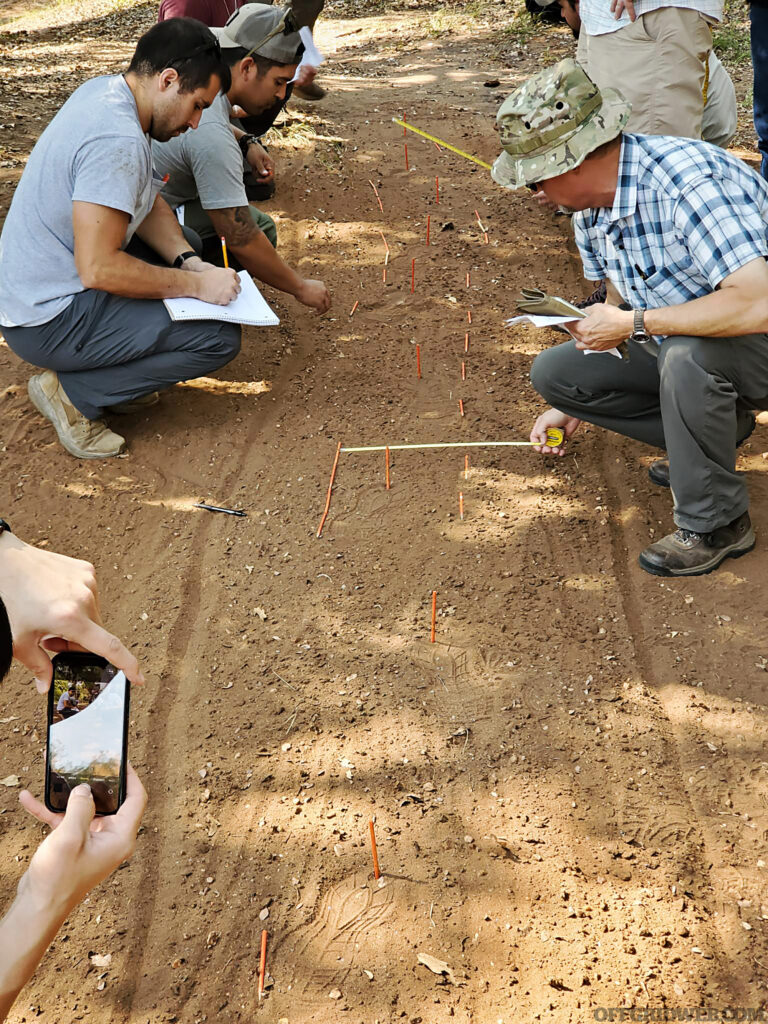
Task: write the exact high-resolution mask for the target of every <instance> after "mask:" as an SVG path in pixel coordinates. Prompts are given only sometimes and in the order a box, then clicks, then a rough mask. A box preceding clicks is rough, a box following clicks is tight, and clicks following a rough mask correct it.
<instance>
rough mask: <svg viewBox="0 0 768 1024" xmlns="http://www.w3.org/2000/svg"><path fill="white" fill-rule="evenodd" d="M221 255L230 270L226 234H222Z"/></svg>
mask: <svg viewBox="0 0 768 1024" xmlns="http://www.w3.org/2000/svg"><path fill="white" fill-rule="evenodd" d="M221 255H222V256H223V257H224V266H225V267H226V268H227V270H229V260H228V259H227V241H226V239H225V238H224V235H222V236H221Z"/></svg>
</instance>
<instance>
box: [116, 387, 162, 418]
mask: <svg viewBox="0 0 768 1024" xmlns="http://www.w3.org/2000/svg"><path fill="white" fill-rule="evenodd" d="M159 401H160V394H159V392H157V391H150V393H149V394H148V395H141V396H140V397H139V398H131V399H129V400H128V401H127V402H118V403H117V405H110V407H109V409H108V410H107V411H108V412H109V413H113V412H116V413H117V415H118V416H130V415H131V414H132V413H135V412H144V410H145V409H149V408H150V406H153V405H157V403H158V402H159Z"/></svg>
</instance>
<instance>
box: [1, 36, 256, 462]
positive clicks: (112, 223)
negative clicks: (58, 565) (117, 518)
mask: <svg viewBox="0 0 768 1024" xmlns="http://www.w3.org/2000/svg"><path fill="white" fill-rule="evenodd" d="M228 85H229V71H228V69H227V67H226V65H225V64H223V63H222V60H221V51H220V48H219V45H218V42H217V41H216V39H215V37H214V36H213V35H212V33H211V31H210V29H208V28H206V27H205V26H204V25H202V24H201V23H200V22H197V21H194V20H192V19H189V18H176V19H171V20H169V21H166V22H163V23H162V24H160V25H155V26H154V27H153V28H152V29H150V30H149V32H147V33H146V34H145V35H144V36H142V38H141V39H140V40H139V43H138V45H137V47H136V52H135V54H134V57H133V60H132V61H131V64H130V66H129V68H128V71H127V72H126V73H125V75H114V76H110V77H105V78H96V79H93V80H92V81H89V82H86V83H85V84H84V85H82V86H81V87H80V88H79V89H78V90H77V91H76V92H75V93H74V94H73V95H72V96H71V97H70V98H69V99H68V100H67V102H66V103H65V104H64V106H63V107H62V108H61V110H60V111H59V112H58V113H57V114H56V116H55V117H54V119H53V120H52V121H51V123H50V124H49V125H48V127H47V128H46V129H45V131H44V132H43V134H42V136H41V137H40V139H39V141H38V143H37V145H36V146H35V148H34V149H33V150H32V153H31V155H30V158H29V161H28V163H27V166H26V168H25V170H24V173H23V174H22V177H21V181H20V182H19V186H18V188H17V189H16V193H15V195H14V197H13V201H12V203H11V207H10V210H9V212H8V216H7V218H6V221H5V225H4V227H3V232H2V235H0V326H2V330H3V334H4V336H5V340H6V341H7V343H8V345H9V347H10V348H11V349H12V350H13V351H14V352H15V353H16V354H17V355H19V356H20V357H21V358H22V359H25V360H26V361H27V362H29V363H32V364H33V365H35V366H40V367H44V368H45V372H44V373H41V374H38V375H36V376H33V377H32V378H31V379H30V381H29V395H30V398H31V400H32V402H33V404H34V405H35V406H36V408H37V409H38V410H39V411H40V412H41V413H42V414H43V415H44V416H45V417H46V418H47V419H49V420H50V421H51V423H53V425H54V427H55V429H56V432H57V434H58V436H59V440H60V441H61V443H62V444H63V445H64V447H65V448H66V449H67V451H69V452H70V453H71V454H72V455H75V456H77V457H78V458H104V457H107V456H110V455H117V454H119V453H120V452H121V451H122V449H123V447H124V440H123V438H122V437H120V435H118V434H115V433H113V432H112V431H111V430H109V428H108V427H107V426H106V424H105V423H104V422H103V421H102V420H101V419H100V417H101V415H102V414H103V412H104V410H105V409H111V410H112V411H115V412H119V411H133V410H134V409H136V408H141V407H144V406H146V405H149V404H151V403H152V401H156V398H157V395H156V392H157V390H159V389H160V388H166V387H169V386H170V385H172V384H175V383H176V382H177V381H180V380H186V379H189V378H190V377H197V376H200V375H202V374H205V373H209V372H210V371H212V370H214V369H217V368H218V367H219V366H222V365H223V364H224V363H226V362H228V361H229V360H230V359H232V358H234V356H235V355H236V354H237V351H238V350H239V344H240V330H239V327H237V326H235V325H231V324H221V323H219V322H217V321H200V322H198V323H195V324H190V323H178V324H176V323H174V322H173V321H171V319H170V317H169V315H168V313H167V311H166V309H165V306H164V305H163V303H162V302H161V301H160V300H161V299H163V298H170V297H172V296H193V297H196V298H201V299H205V300H207V301H209V302H215V303H218V304H221V305H226V304H227V303H228V302H230V301H231V300H232V299H233V298H234V296H235V295H236V294H237V292H238V291H239V283H238V278H237V275H236V274H235V273H234V271H231V270H225V269H219V268H216V267H213V266H211V265H209V264H206V263H204V262H203V261H202V260H201V259H200V258H199V257H198V255H197V254H196V253H194V252H191V251H190V250H189V243H188V242H187V241H186V239H185V237H184V235H183V233H182V231H181V229H180V227H179V225H178V222H177V220H176V218H175V217H174V216H173V213H172V212H171V210H170V209H169V208H168V205H167V203H166V202H165V201H164V200H163V199H161V198H160V197H159V196H158V192H159V190H160V188H161V187H162V185H163V182H162V179H161V178H158V177H157V176H155V175H153V172H152V158H151V152H150V145H149V138H150V137H151V138H154V139H170V138H173V137H174V136H177V135H179V134H181V133H182V132H184V131H186V130H187V128H195V127H196V126H197V124H198V122H199V120H200V116H201V114H202V111H203V110H204V109H205V108H206V107H207V106H209V104H210V103H211V102H212V101H213V100H214V98H215V97H216V95H217V94H218V92H219V90H220V89H221V88H222V86H224V87H225V88H226V87H227V86H228ZM134 234H135V235H136V236H137V237H139V238H141V240H142V241H143V242H145V243H146V244H147V245H149V246H150V247H151V248H152V249H154V250H155V252H156V253H157V255H158V256H159V257H160V258H161V259H162V260H163V261H164V262H165V263H166V264H170V265H171V266H170V267H169V266H165V267H162V266H155V265H151V264H149V263H146V262H143V261H142V260H139V259H136V258H135V257H133V256H131V255H129V254H128V253H127V252H126V251H125V249H126V246H127V245H128V243H129V242H130V241H131V239H132V237H133V236H134ZM171 267H173V268H174V269H171Z"/></svg>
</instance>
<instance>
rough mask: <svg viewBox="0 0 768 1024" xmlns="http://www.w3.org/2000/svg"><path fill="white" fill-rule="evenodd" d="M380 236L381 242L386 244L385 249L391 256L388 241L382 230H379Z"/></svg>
mask: <svg viewBox="0 0 768 1024" xmlns="http://www.w3.org/2000/svg"><path fill="white" fill-rule="evenodd" d="M379 234H380V235H381V240H382V242H383V243H384V248H385V249H386V250H387V255H389V246H388V245H387V240H386V238H385V237H384V232H383V231H382V230H381V228H379Z"/></svg>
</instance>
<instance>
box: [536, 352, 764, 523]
mask: <svg viewBox="0 0 768 1024" xmlns="http://www.w3.org/2000/svg"><path fill="white" fill-rule="evenodd" d="M629 349H630V359H629V361H627V360H619V359H616V357H615V356H612V355H609V354H607V353H604V352H603V353H599V354H597V355H589V356H587V355H584V353H583V352H581V351H580V350H579V349H577V348H576V347H575V346H574V343H573V342H572V341H567V342H565V343H564V344H562V345H557V346H555V347H554V348H551V349H547V350H546V351H545V352H542V353H540V354H539V355H538V356H537V357H536V359H535V360H534V362H533V366H532V367H531V382H532V383H533V386H534V387H535V388H536V390H537V391H538V392H539V394H540V395H542V396H543V397H544V398H545V399H546V400H547V401H548V402H549V403H550V404H551V405H552V406H553V407H554V408H555V409H559V410H560V412H564V413H567V414H568V415H569V416H577V417H578V418H579V419H583V420H586V421H587V422H588V423H595V424H597V425H598V426H601V427H607V429H608V430H614V431H616V433H618V434H624V435H625V436H626V437H632V438H634V439H635V440H637V441H644V442H645V443H646V444H650V445H654V446H655V447H657V448H665V449H666V450H667V454H668V456H669V475H670V482H671V485H672V497H673V500H674V518H675V523H676V524H677V525H678V526H680V527H682V528H683V529H687V530H694V531H696V532H697V533H708V532H709V531H711V530H714V529H716V528H717V527H718V526H724V525H725V524H727V523H730V522H732V520H734V519H736V518H737V517H738V516H740V515H741V514H742V513H743V512H745V511H746V510H747V508H748V505H749V499H748V495H747V488H746V485H745V484H744V482H743V480H742V479H741V477H740V476H739V475H738V474H737V473H736V471H735V464H736V444H737V442H739V441H741V440H742V439H743V438H744V437H745V436H746V435H747V434H748V433H749V430H750V428H751V422H752V421H751V416H750V414H749V410H751V409H766V408H768V335H766V334H749V335H745V336H743V337H738V338H692V337H671V338H667V339H666V340H665V341H663V342H662V344H661V346H660V347H659V348H657V346H656V345H655V344H650V345H638V344H636V343H635V342H633V341H630V342H629Z"/></svg>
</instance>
